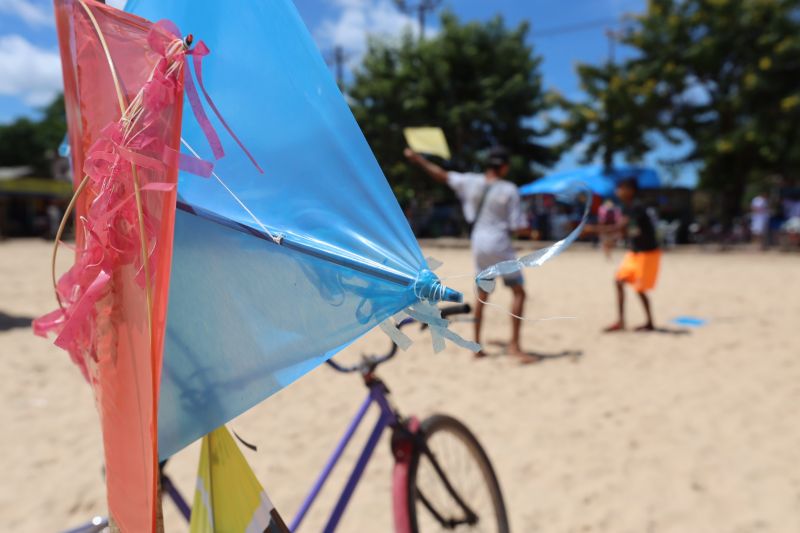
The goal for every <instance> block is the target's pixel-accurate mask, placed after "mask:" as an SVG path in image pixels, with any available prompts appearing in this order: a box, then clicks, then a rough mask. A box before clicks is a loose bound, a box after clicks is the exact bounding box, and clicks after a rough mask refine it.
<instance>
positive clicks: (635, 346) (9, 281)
mask: <svg viewBox="0 0 800 533" xmlns="http://www.w3.org/2000/svg"><path fill="white" fill-rule="evenodd" d="M427 252H428V253H430V254H431V255H434V256H436V257H437V258H439V259H441V260H443V261H444V262H445V267H443V270H442V274H443V275H456V274H464V273H469V269H470V266H469V265H470V261H469V256H468V253H467V251H466V250H457V249H432V248H431V249H428V250H427ZM48 254H49V244H48V243H46V242H44V241H36V240H20V241H10V242H3V243H0V279H2V280H3V283H2V284H0V354H1V355H2V362H3V365H2V367H0V379H1V380H2V383H3V386H2V403H0V405H1V406H2V407H0V426H1V427H2V428H3V431H2V435H3V439H2V444H0V446H1V448H0V452H2V453H0V461H2V462H1V463H0V466H2V470H0V471H2V474H3V476H2V478H3V479H2V483H0V529H2V530H3V531H14V532H46V531H58V530H60V529H65V528H67V527H69V526H74V525H76V524H78V523H80V522H82V521H84V520H86V519H88V518H90V517H91V516H92V515H93V514H100V513H104V508H105V504H104V493H103V483H102V477H101V466H102V454H101V448H100V440H99V429H98V420H97V416H96V413H95V410H94V404H93V399H92V396H91V393H90V390H89V388H88V386H87V385H86V384H85V383H84V382H83V381H82V378H81V377H80V374H79V372H78V370H77V369H76V368H75V367H74V366H73V365H72V363H71V362H70V361H69V359H68V357H67V356H66V354H65V353H63V352H61V351H59V350H58V349H56V348H55V347H53V346H52V345H51V344H50V343H49V342H47V341H44V340H42V339H39V338H36V337H34V336H33V335H32V334H31V332H30V330H29V329H28V327H27V325H26V324H27V323H28V322H29V320H30V318H31V317H34V316H37V315H39V314H41V313H43V312H46V311H48V310H50V308H52V307H53V304H54V302H53V298H52V295H51V290H50V287H49V281H48V280H49V259H48V257H49V255H48ZM65 255H68V254H65ZM619 257H620V253H619V252H618V253H617V254H616V255H615V258H614V260H615V261H616V260H618V259H619ZM614 264H615V263H614V262H613V261H612V262H608V261H606V260H605V259H604V258H603V256H602V254H601V253H600V252H598V251H592V250H589V249H581V250H574V251H569V252H568V253H566V254H565V255H564V256H562V257H561V258H559V259H558V260H557V261H555V262H553V263H551V264H549V265H546V266H545V267H544V268H541V269H538V270H535V271H530V272H528V273H527V274H526V281H527V287H528V290H529V295H530V297H529V300H528V302H527V305H526V312H527V314H528V316H530V317H538V318H545V317H553V316H574V317H575V318H574V319H571V320H560V321H541V322H530V323H527V324H526V325H525V329H524V343H525V347H526V348H527V349H529V350H533V351H536V352H539V353H541V354H544V355H551V356H557V355H563V356H562V357H552V358H549V359H546V360H544V361H543V362H541V363H539V364H535V365H529V366H524V367H523V366H519V365H518V364H516V363H515V362H514V361H513V360H512V359H511V358H509V357H506V356H503V355H501V352H502V349H501V348H500V347H498V346H495V345H489V346H488V350H489V352H490V353H491V354H492V356H491V357H489V358H487V359H486V360H481V361H473V360H472V359H471V357H470V355H469V354H467V353H465V352H464V351H462V350H458V349H456V348H453V347H448V349H447V350H446V351H445V352H443V353H441V354H438V355H434V354H433V353H432V352H431V350H430V344H429V338H428V337H427V336H426V334H422V333H416V332H415V333H414V334H413V337H414V338H415V339H416V341H417V342H416V344H415V345H414V346H413V347H412V348H411V349H410V350H409V351H408V352H407V353H404V354H402V357H398V358H397V359H396V360H395V361H393V362H391V363H390V364H387V365H386V366H384V367H382V368H381V370H380V374H381V376H382V377H383V378H384V379H385V380H386V382H387V383H388V384H389V385H390V387H391V389H392V392H393V393H394V399H395V401H396V403H397V404H398V406H399V407H400V409H401V410H402V412H403V413H407V414H411V413H414V414H417V415H419V416H421V417H424V416H427V415H429V414H431V413H435V412H445V413H449V414H452V415H454V416H456V417H458V418H460V419H461V420H463V421H464V422H466V423H467V424H468V425H469V426H470V427H471V428H472V429H473V430H474V431H475V433H476V434H477V435H478V437H479V438H480V440H481V442H482V443H483V444H484V446H485V448H486V449H487V451H488V453H489V455H490V456H491V459H492V461H493V462H494V464H495V467H496V469H497V473H498V475H499V478H500V481H501V483H502V487H503V490H504V492H505V496H506V500H507V505H508V509H509V513H510V516H511V523H512V529H513V530H514V531H517V532H548V533H559V532H563V533H568V532H575V533H578V532H607V533H655V532H658V533H669V532H671V533H703V532H708V533H746V532H781V533H797V532H798V531H800V414H798V413H799V410H798V406H800V257H798V256H787V255H779V254H768V255H759V254H754V253H728V254H714V253H703V252H700V251H693V252H679V253H670V254H667V255H666V256H665V258H664V263H663V274H662V277H661V280H660V283H659V286H658V288H657V290H656V291H655V293H654V308H655V312H656V317H657V319H658V321H659V322H661V324H663V325H665V326H668V327H669V328H670V329H671V330H673V331H671V332H663V333H651V334H637V333H624V334H615V335H603V334H601V333H600V329H601V328H602V326H604V325H606V324H607V323H609V322H610V320H611V319H612V310H613V299H612V298H613V293H612V287H611V281H610V280H611V276H612V273H613V271H614ZM451 284H452V285H454V286H455V287H456V288H460V289H467V290H469V280H468V279H465V278H455V279H452V283H451ZM507 293H508V291H505V290H503V291H501V292H499V293H498V294H497V295H496V296H495V298H494V299H495V300H496V302H497V303H498V304H500V305H502V306H505V305H507V303H508V294H507ZM629 303H630V304H631V309H630V323H631V324H636V323H638V322H640V321H641V313H640V311H639V309H638V303H637V302H636V301H635V300H633V299H632V298H631V299H629ZM679 315H695V316H699V317H702V318H705V319H708V320H709V323H708V324H707V325H706V326H704V327H701V328H697V329H693V330H691V331H689V332H687V333H681V332H680V331H674V330H676V329H677V326H674V325H668V320H669V319H671V318H673V317H676V316H679ZM456 330H457V331H459V332H462V333H464V334H468V333H469V331H470V325H469V324H458V325H457V326H456ZM507 335H508V318H507V317H506V316H505V315H504V313H503V311H501V310H499V309H491V310H490V311H489V313H488V323H487V329H486V339H487V340H488V341H493V340H504V339H505V338H506V337H507ZM386 345H387V341H386V339H385V338H384V337H383V336H382V334H371V335H370V336H368V337H367V338H366V339H364V340H363V341H360V342H359V343H358V344H357V345H355V346H353V347H352V348H350V349H348V350H347V352H346V353H345V354H344V356H343V359H348V358H349V359H352V358H353V357H354V356H357V355H358V354H359V353H361V352H369V351H381V350H383V349H384V348H385V347H386ZM364 393H365V391H364V387H363V385H362V384H361V383H360V381H359V379H358V377H356V376H341V375H338V374H335V373H334V372H332V371H330V370H329V369H327V368H320V369H318V370H317V371H315V372H313V373H311V374H310V375H308V376H307V377H305V378H303V379H302V380H300V381H299V382H297V383H296V384H294V385H293V386H291V387H289V388H288V389H286V390H284V391H282V392H281V393H279V394H278V395H276V396H275V397H273V398H271V399H269V400H268V401H266V402H264V403H263V404H261V405H260V406H258V407H256V408H255V409H253V410H251V411H249V412H248V413H246V414H245V415H243V416H241V417H240V418H238V419H236V420H235V421H233V423H232V424H231V427H232V428H234V429H235V430H236V431H237V432H238V433H239V434H240V435H241V436H242V437H244V438H245V439H247V440H249V441H251V442H253V443H255V444H257V445H258V452H257V453H255V452H251V451H249V450H246V451H245V454H246V456H247V458H248V460H249V461H250V462H251V464H252V466H253V468H254V470H255V472H256V474H257V475H258V477H259V479H260V480H261V481H262V483H264V484H265V485H266V486H267V489H268V491H269V493H270V496H271V498H272V500H273V501H274V502H275V504H276V505H277V507H278V508H279V510H281V512H282V513H283V515H284V516H285V517H286V518H287V519H288V518H290V517H291V516H292V515H293V514H294V512H295V510H296V509H297V507H298V506H299V504H300V502H301V501H302V498H303V495H304V493H305V491H306V490H307V489H308V488H309V487H310V485H311V483H312V481H313V479H314V477H315V475H316V473H317V472H318V471H319V470H320V468H321V467H322V465H323V463H324V461H325V458H326V456H327V454H328V453H329V451H330V450H331V448H332V447H333V446H334V444H335V442H336V440H337V438H338V436H339V434H340V433H341V432H342V431H343V429H344V427H345V425H346V424H347V422H348V420H349V419H350V417H351V416H352V414H353V413H354V411H355V409H356V408H357V406H358V405H359V403H360V402H361V399H362V397H363V396H364ZM365 434H366V431H362V432H360V433H359V434H358V435H357V442H356V443H355V444H359V442H362V441H363V439H364V438H365ZM198 449H199V447H198V446H197V445H196V444H195V445H193V446H191V447H190V448H188V449H187V450H186V451H184V452H181V453H180V454H179V455H178V456H176V457H175V458H174V459H173V460H172V461H171V462H170V464H169V466H168V471H169V474H170V475H171V476H172V478H173V480H174V481H175V482H176V483H177V485H178V486H179V487H180V489H181V490H182V491H183V492H184V493H185V494H187V495H190V497H191V495H192V487H193V486H194V480H195V477H194V476H195V469H196V465H197V455H198ZM357 452H358V446H353V447H352V448H351V449H350V451H349V452H348V454H347V455H346V460H347V464H350V462H351V461H352V460H353V458H354V457H355V456H356V454H357ZM391 465H392V463H391V457H390V454H389V449H388V442H382V443H381V445H380V446H379V448H378V451H377V453H376V456H375V458H374V460H373V461H372V463H371V464H370V466H369V468H368V470H367V472H366V476H365V478H364V480H363V482H362V484H361V486H360V487H359V488H358V490H357V492H356V494H355V497H354V499H353V501H352V503H351V505H350V507H349V508H348V510H347V513H346V515H345V518H344V522H343V523H342V527H341V529H340V531H346V532H383V531H387V532H388V531H391V507H390V472H391ZM342 466H345V465H344V464H343V465H342ZM347 470H348V469H346V468H339V469H338V470H337V471H336V472H335V476H334V478H333V479H332V480H331V481H330V482H329V485H328V487H327V490H326V491H325V492H324V494H323V498H322V499H321V500H320V501H319V502H318V505H317V507H316V509H315V510H314V512H312V514H311V515H310V516H309V517H308V519H307V522H306V523H304V525H303V528H301V530H302V531H319V530H320V529H321V528H322V526H323V525H324V523H325V519H326V517H327V513H328V512H329V510H330V508H331V506H332V502H333V501H334V499H335V496H336V494H337V492H338V489H339V487H341V485H342V483H343V480H344V479H345V477H346V474H347ZM165 514H166V520H167V524H168V528H167V529H168V531H187V530H188V527H187V526H186V525H185V524H183V523H182V522H181V519H180V517H179V516H178V515H177V513H176V511H175V509H174V507H173V506H172V505H171V504H170V503H167V504H165Z"/></svg>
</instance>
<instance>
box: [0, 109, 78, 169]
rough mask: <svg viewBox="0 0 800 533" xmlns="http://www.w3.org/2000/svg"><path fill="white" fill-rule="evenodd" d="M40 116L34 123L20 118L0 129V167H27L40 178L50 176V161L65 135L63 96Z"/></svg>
mask: <svg viewBox="0 0 800 533" xmlns="http://www.w3.org/2000/svg"><path fill="white" fill-rule="evenodd" d="M41 113H42V117H41V118H40V119H39V120H36V121H34V120H30V119H28V118H20V119H17V120H16V121H14V122H12V123H11V124H8V125H2V126H0V166H23V165H30V166H32V167H33V168H34V169H35V171H36V172H37V173H39V174H40V175H47V176H49V175H50V162H51V160H52V158H53V157H54V155H55V153H56V151H57V149H58V145H59V144H60V143H61V140H62V139H63V138H64V135H65V134H66V132H67V119H66V115H65V112H64V97H63V95H59V96H57V97H56V98H55V99H54V100H53V101H52V102H51V103H50V104H49V105H47V106H46V107H44V108H43V109H42V110H41Z"/></svg>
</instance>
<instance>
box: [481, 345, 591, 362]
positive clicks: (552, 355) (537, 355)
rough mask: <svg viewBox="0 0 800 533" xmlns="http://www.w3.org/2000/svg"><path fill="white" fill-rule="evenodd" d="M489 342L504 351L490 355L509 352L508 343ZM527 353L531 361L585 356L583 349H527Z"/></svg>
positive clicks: (497, 355)
mask: <svg viewBox="0 0 800 533" xmlns="http://www.w3.org/2000/svg"><path fill="white" fill-rule="evenodd" d="M488 344H489V345H490V346H497V347H498V348H500V349H501V350H502V351H501V352H499V353H493V354H487V356H488V357H493V358H494V357H504V356H507V355H508V354H507V353H506V351H505V350H506V348H507V347H508V343H506V342H501V341H489V342H488ZM525 355H527V356H528V357H530V358H531V359H532V361H531V363H543V362H544V361H547V360H552V359H564V358H571V359H574V360H577V359H578V358H579V357H581V356H583V350H562V351H560V352H534V351H526V352H525Z"/></svg>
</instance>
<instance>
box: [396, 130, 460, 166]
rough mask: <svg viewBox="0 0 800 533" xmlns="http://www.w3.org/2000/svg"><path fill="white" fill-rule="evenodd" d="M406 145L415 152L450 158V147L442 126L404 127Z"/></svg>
mask: <svg viewBox="0 0 800 533" xmlns="http://www.w3.org/2000/svg"><path fill="white" fill-rule="evenodd" d="M403 134H404V135H405V137H406V142H407V143H408V146H409V147H410V148H411V149H412V150H414V151H415V152H420V153H423V154H430V155H438V156H439V157H441V158H443V159H450V147H449V146H447V139H446V138H445V136H444V132H443V131H442V128H406V129H404V130H403Z"/></svg>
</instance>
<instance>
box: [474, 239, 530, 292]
mask: <svg viewBox="0 0 800 533" xmlns="http://www.w3.org/2000/svg"><path fill="white" fill-rule="evenodd" d="M472 258H473V260H474V261H475V270H476V272H477V273H480V272H482V271H483V270H486V269H487V268H489V267H490V266H492V265H496V264H497V263H502V262H503V261H513V260H514V259H516V258H517V254H516V252H514V249H513V248H511V247H509V248H506V249H505V250H502V251H497V250H486V251H484V250H479V249H476V248H475V247H474V246H473V248H472ZM524 282H525V280H524V278H523V277H522V273H521V272H514V273H513V274H508V275H507V276H503V283H504V284H505V286H506V287H515V286H517V285H522V284H523V283H524Z"/></svg>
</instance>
